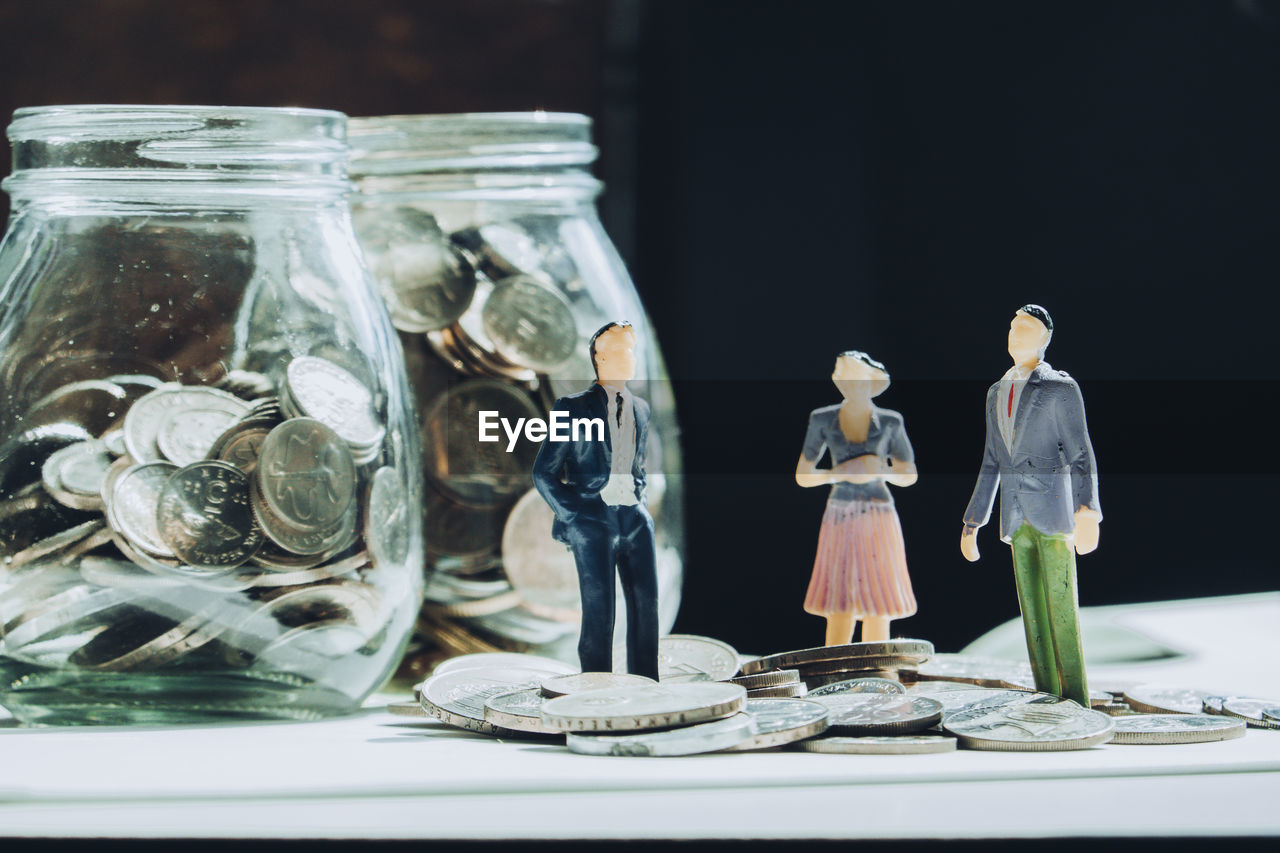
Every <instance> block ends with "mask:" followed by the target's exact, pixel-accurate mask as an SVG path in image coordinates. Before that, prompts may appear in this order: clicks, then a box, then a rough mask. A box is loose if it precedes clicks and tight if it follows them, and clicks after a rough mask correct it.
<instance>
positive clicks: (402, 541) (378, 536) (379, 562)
mask: <svg viewBox="0 0 1280 853" xmlns="http://www.w3.org/2000/svg"><path fill="white" fill-rule="evenodd" d="M408 501H409V496H408V493H407V492H406V491H405V487H404V482H403V480H402V479H401V477H400V472H399V471H397V470H396V469H395V468H389V467H383V468H379V469H378V470H377V471H375V472H374V473H373V477H371V478H370V480H369V492H368V497H367V498H366V499H365V515H364V539H365V542H366V543H367V544H368V547H369V556H370V557H371V558H372V560H373V564H374V566H376V567H378V568H392V567H396V566H402V565H404V563H405V561H406V560H408V559H409V544H410V541H409V540H410V529H409V504H408Z"/></svg>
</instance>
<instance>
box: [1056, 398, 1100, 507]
mask: <svg viewBox="0 0 1280 853" xmlns="http://www.w3.org/2000/svg"><path fill="white" fill-rule="evenodd" d="M1066 385H1067V387H1066V388H1064V393H1063V394H1062V395H1061V397H1060V402H1059V405H1060V406H1061V409H1060V414H1059V417H1058V423H1059V425H1060V429H1061V438H1062V449H1063V453H1064V454H1065V455H1066V462H1067V464H1068V465H1069V466H1070V467H1071V493H1072V497H1073V499H1074V502H1075V505H1076V507H1078V508H1080V509H1085V510H1089V511H1091V512H1092V513H1093V514H1094V515H1095V516H1097V520H1098V521H1101V520H1102V509H1101V507H1099V506H1098V469H1097V464H1096V462H1095V461H1094V456H1093V442H1092V441H1090V440H1089V427H1088V425H1087V424H1086V422H1085V417H1084V397H1082V396H1081V394H1080V386H1079V385H1077V384H1076V383H1075V381H1073V380H1069V381H1068V382H1067V383H1066Z"/></svg>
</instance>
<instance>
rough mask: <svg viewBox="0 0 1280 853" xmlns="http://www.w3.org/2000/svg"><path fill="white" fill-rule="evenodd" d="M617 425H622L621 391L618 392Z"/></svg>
mask: <svg viewBox="0 0 1280 853" xmlns="http://www.w3.org/2000/svg"><path fill="white" fill-rule="evenodd" d="M618 427H619V429H621V427H622V392H621V391H619V392H618Z"/></svg>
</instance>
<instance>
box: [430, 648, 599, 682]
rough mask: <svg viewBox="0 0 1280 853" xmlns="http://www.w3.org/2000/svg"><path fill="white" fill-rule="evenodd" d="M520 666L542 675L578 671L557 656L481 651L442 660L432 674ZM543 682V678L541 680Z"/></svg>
mask: <svg viewBox="0 0 1280 853" xmlns="http://www.w3.org/2000/svg"><path fill="white" fill-rule="evenodd" d="M511 667H515V668H520V669H527V670H531V671H533V672H535V673H540V674H542V675H544V676H545V675H548V674H551V675H570V674H572V673H575V672H577V671H578V668H577V667H576V666H573V665H572V664H568V663H565V662H564V661H561V660H556V659H555V658H548V657H541V656H539V655H523V654H520V653H518V652H479V653H476V654H470V655H458V656H457V657H452V658H449V659H448V660H446V661H441V662H440V664H439V665H438V666H436V668H435V669H433V670H432V671H431V674H432V675H444V674H445V673H448V672H457V671H459V670H464V669H493V668H499V669H501V668H511ZM538 683H541V679H539V682H538Z"/></svg>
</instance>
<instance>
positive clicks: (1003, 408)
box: [996, 364, 1039, 452]
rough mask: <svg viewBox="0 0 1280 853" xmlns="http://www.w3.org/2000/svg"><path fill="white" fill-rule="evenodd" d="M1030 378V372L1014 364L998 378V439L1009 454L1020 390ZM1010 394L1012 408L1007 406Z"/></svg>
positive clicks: (1011, 447) (1016, 417) (1020, 395)
mask: <svg viewBox="0 0 1280 853" xmlns="http://www.w3.org/2000/svg"><path fill="white" fill-rule="evenodd" d="M1036 367H1039V365H1036ZM1034 369H1035V368H1032V370H1034ZM1030 376H1031V370H1028V369H1027V368H1025V367H1023V366H1022V365H1020V364H1015V365H1014V366H1013V367H1011V368H1009V370H1008V371H1007V372H1006V373H1005V375H1004V376H1003V377H1001V378H1000V396H999V398H998V399H997V400H996V422H997V423H998V424H1000V437H1001V438H1003V439H1004V446H1005V447H1007V448H1009V450H1010V452H1012V451H1013V438H1014V431H1013V429H1014V427H1015V426H1016V424H1015V423H1014V421H1016V420H1017V419H1018V403H1019V402H1020V401H1021V400H1022V389H1023V388H1025V387H1026V386H1027V378H1028V377H1030ZM1010 392H1012V393H1013V405H1012V406H1010V404H1009V394H1010ZM1010 409H1012V413H1010Z"/></svg>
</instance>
